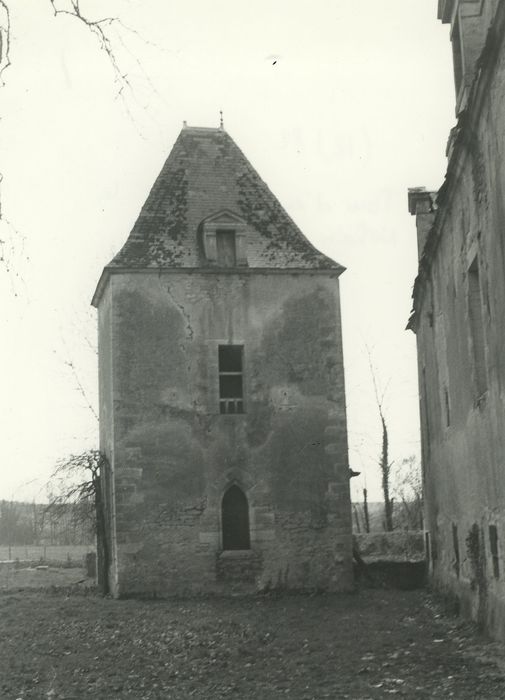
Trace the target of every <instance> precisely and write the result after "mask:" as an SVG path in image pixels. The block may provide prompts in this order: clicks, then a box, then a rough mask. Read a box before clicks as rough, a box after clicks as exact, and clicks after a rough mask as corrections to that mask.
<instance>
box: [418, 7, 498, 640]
mask: <svg viewBox="0 0 505 700" xmlns="http://www.w3.org/2000/svg"><path fill="white" fill-rule="evenodd" d="M504 28H505V12H504V8H503V6H500V7H499V8H498V11H497V15H496V18H495V23H494V25H493V27H492V31H491V33H490V34H489V36H488V41H487V44H486V47H485V48H484V53H483V54H482V56H481V58H480V61H479V70H480V73H479V75H478V76H477V77H476V80H475V81H474V83H473V87H472V92H471V93H470V97H469V103H468V104H469V107H468V112H467V113H466V114H465V115H464V116H463V118H460V122H459V125H458V128H457V130H456V131H455V133H453V141H452V143H451V144H450V151H449V154H450V159H449V166H448V173H447V177H446V182H445V184H444V186H443V188H442V190H441V191H440V192H439V195H438V199H437V205H436V207H437V208H436V210H434V211H432V218H433V220H434V223H433V226H432V228H431V231H430V233H429V235H428V239H427V242H426V245H425V246H424V249H423V251H422V256H421V260H420V271H419V276H418V279H417V281H416V286H415V292H414V316H413V319H412V320H411V327H412V328H413V329H414V330H415V332H416V334H417V343H418V363H419V387H420V400H421V421H422V447H423V450H422V451H423V470H424V485H425V497H426V509H427V514H426V515H427V523H428V528H429V535H430V548H431V565H432V574H433V579H434V581H435V583H436V584H437V585H438V586H439V587H441V588H443V589H445V590H450V591H452V592H453V593H455V594H457V596H458V597H459V599H460V600H461V603H462V606H463V609H464V611H465V612H467V613H468V614H469V615H471V616H472V617H473V618H474V619H476V620H478V621H479V622H481V623H482V624H483V625H484V626H485V627H486V628H487V629H488V630H489V631H491V633H493V634H494V635H497V636H500V637H505V570H504V566H505V562H504V559H503V551H504V547H505V323H504V309H505V167H504V163H505V160H504V158H505V46H504V40H503V37H504V34H505V32H504ZM419 192H420V191H419V190H417V194H416V191H411V199H412V198H413V199H414V200H415V199H416V197H417V199H418V204H419V208H417V205H415V206H414V207H413V209H412V208H411V211H413V213H417V214H419V215H421V216H422V217H426V206H425V203H426V196H425V194H426V193H424V194H423V195H422V196H420V194H419ZM424 220H425V218H424Z"/></svg>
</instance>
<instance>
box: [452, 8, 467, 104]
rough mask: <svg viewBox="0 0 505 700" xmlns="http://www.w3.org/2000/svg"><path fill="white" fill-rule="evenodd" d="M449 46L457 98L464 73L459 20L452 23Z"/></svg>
mask: <svg viewBox="0 0 505 700" xmlns="http://www.w3.org/2000/svg"><path fill="white" fill-rule="evenodd" d="M451 44H452V62H453V68H454V86H455V88H456V98H457V97H458V95H459V91H460V89H461V86H462V84H463V73H464V68H463V49H462V46H461V34H460V28H459V18H456V21H455V22H454V25H453V29H452V35H451Z"/></svg>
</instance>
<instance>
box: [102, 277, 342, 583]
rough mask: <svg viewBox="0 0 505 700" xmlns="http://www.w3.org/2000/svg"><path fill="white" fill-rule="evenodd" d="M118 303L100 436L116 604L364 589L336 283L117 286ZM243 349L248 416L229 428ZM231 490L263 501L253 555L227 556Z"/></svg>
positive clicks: (224, 280)
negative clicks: (356, 544)
mask: <svg viewBox="0 0 505 700" xmlns="http://www.w3.org/2000/svg"><path fill="white" fill-rule="evenodd" d="M107 289H108V291H107V293H106V294H104V295H103V298H102V300H101V302H100V319H101V320H100V324H101V335H102V340H101V343H102V350H101V353H100V356H101V370H100V371H101V396H102V400H101V417H100V423H101V429H102V446H103V449H105V451H106V453H107V454H108V456H109V457H110V460H111V468H112V472H113V479H112V483H113V484H114V488H115V504H116V505H115V513H112V512H111V513H110V517H111V519H112V520H113V521H114V525H115V533H116V537H117V562H113V565H112V566H111V568H110V573H111V586H112V589H113V592H114V593H115V594H116V595H133V594H136V595H138V594H145V595H164V594H171V593H185V592H198V591H206V592H208V591H212V590H214V591H219V590H234V589H241V590H243V589H247V588H248V589H261V590H268V589H270V588H272V589H274V588H289V589H312V590H330V591H334V590H343V589H346V588H349V586H350V584H351V559H352V557H351V516H350V499H349V470H348V458H347V437H346V417H345V392H344V376H343V358H342V342H341V331H340V311H339V308H340V307H339V292H338V279H337V274H336V273H323V274H321V273H318V272H313V273H312V272H302V273H296V272H285V271H272V272H269V273H262V272H260V271H251V272H249V271H244V272H242V273H239V272H236V271H234V272H233V273H229V274H227V273H226V272H222V273H218V272H215V271H212V272H210V273H205V272H201V271H198V270H193V271H188V270H184V271H180V272H178V271H166V272H158V271H154V270H151V271H138V272H135V271H134V272H116V273H115V274H111V276H110V279H109V282H108V286H107ZM107 328H109V329H111V333H110V334H109V331H108V330H107ZM228 343H230V344H234V345H243V346H244V401H245V413H244V414H243V415H221V414H220V413H219V393H218V392H219V388H218V346H219V345H221V344H228ZM106 348H107V352H104V350H105V349H106ZM109 348H110V357H109V359H108V355H109V353H108V349H109ZM106 365H107V366H106ZM111 377H112V380H111ZM111 381H112V386H111ZM111 397H112V401H111ZM232 484H237V485H238V486H239V487H240V488H241V489H242V490H243V492H244V493H245V495H246V497H247V499H248V504H249V518H250V533H251V550H250V551H237V552H232V551H231V552H224V553H223V548H222V529H221V502H222V498H223V494H224V493H225V491H226V489H227V488H228V487H229V486H230V485H232ZM112 501H114V499H112ZM116 566H117V573H116V568H115V567H116Z"/></svg>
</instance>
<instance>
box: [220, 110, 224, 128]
mask: <svg viewBox="0 0 505 700" xmlns="http://www.w3.org/2000/svg"><path fill="white" fill-rule="evenodd" d="M219 117H220V118H219V128H220V129H224V122H223V110H222V109H221V110H220V111H219Z"/></svg>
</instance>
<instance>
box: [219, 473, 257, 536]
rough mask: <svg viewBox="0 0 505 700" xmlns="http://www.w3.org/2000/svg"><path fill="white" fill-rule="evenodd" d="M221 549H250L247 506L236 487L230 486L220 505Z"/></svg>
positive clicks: (243, 496) (241, 493)
mask: <svg viewBox="0 0 505 700" xmlns="http://www.w3.org/2000/svg"><path fill="white" fill-rule="evenodd" d="M221 522H222V527H223V549H250V548H251V538H250V535H249V504H248V503H247V497H246V495H245V493H244V492H243V491H242V489H240V488H239V487H238V486H235V485H233V486H230V488H229V489H228V490H227V491H226V493H225V494H224V496H223V502H222V504H221Z"/></svg>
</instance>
